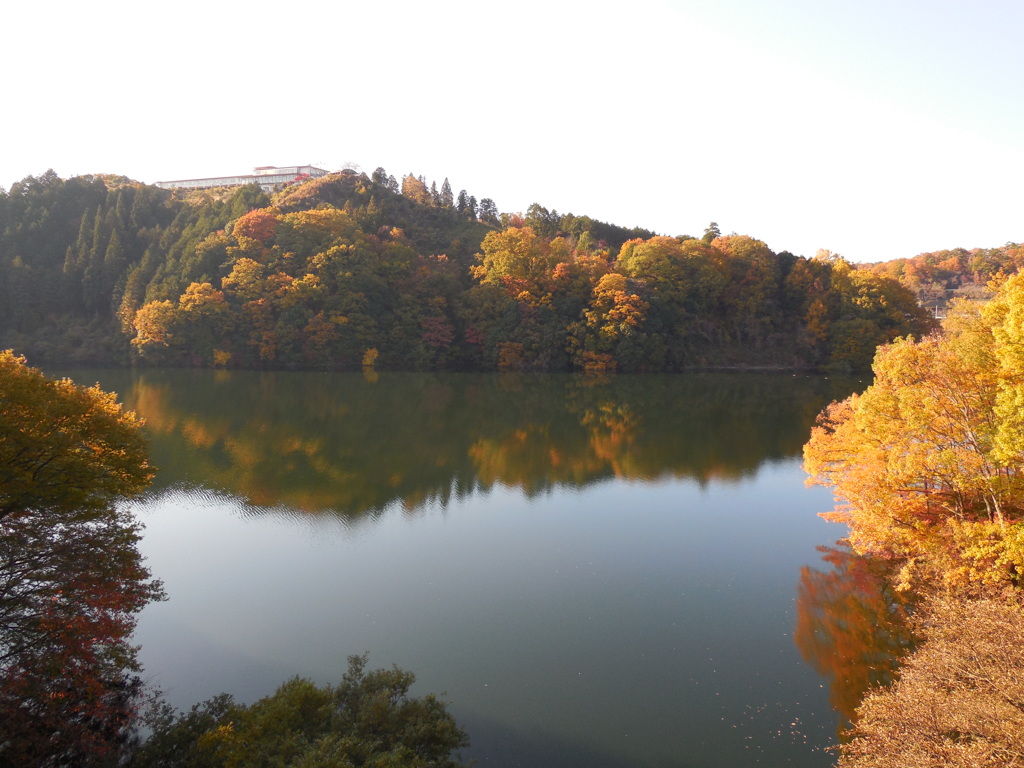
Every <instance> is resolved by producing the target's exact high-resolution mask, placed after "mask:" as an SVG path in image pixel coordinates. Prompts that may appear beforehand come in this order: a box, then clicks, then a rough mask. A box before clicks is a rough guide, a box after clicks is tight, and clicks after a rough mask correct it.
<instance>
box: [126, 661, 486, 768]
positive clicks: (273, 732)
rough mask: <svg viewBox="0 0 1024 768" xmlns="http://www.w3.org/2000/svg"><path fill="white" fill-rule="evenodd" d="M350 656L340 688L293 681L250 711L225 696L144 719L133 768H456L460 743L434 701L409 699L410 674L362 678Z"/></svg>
mask: <svg viewBox="0 0 1024 768" xmlns="http://www.w3.org/2000/svg"><path fill="white" fill-rule="evenodd" d="M366 659H367V657H366V656H365V655H363V656H350V657H349V663H348V670H347V671H346V673H345V675H344V676H343V677H342V679H341V682H340V683H339V684H338V685H336V686H335V685H325V686H318V685H316V684H315V683H313V682H311V681H309V680H306V679H303V678H293V679H292V680H289V681H288V682H286V683H284V684H283V685H281V687H280V688H278V689H277V691H276V692H275V693H274V694H273V695H271V696H267V697H265V698H262V699H260V700H259V701H257V702H255V703H254V704H251V705H245V704H238V703H236V702H235V701H234V700H233V698H232V697H231V696H229V695H224V694H222V695H221V696H217V697H214V698H213V699H210V700H208V701H205V702H202V703H201V704H196V705H195V706H193V707H192V709H191V710H190V711H189V712H186V713H177V712H174V711H173V710H170V709H168V708H167V707H166V706H164V707H159V708H157V710H156V711H155V712H153V713H152V716H151V723H150V724H151V727H152V734H151V735H150V737H149V738H148V740H147V741H146V743H145V744H144V745H143V746H142V747H141V748H140V749H139V750H138V751H137V752H136V754H135V755H134V756H133V760H132V763H131V765H133V766H138V768H150V767H152V768H193V767H198V766H202V767H203V768H358V767H359V766H367V768H398V766H402V768H460V766H463V765H464V763H462V762H460V761H459V760H458V759H457V758H456V757H454V756H453V753H454V752H456V751H457V750H459V749H461V748H462V747H465V746H468V744H469V741H468V739H467V737H466V734H465V733H464V732H463V731H462V729H461V728H459V726H458V725H457V724H456V722H455V718H454V717H453V716H452V715H451V713H449V712H448V709H447V705H446V704H445V702H444V701H442V700H441V699H439V698H437V697H436V696H434V695H433V694H429V693H428V694H426V695H424V696H419V697H416V696H411V695H410V693H409V691H410V688H411V687H412V684H413V682H414V681H415V676H414V675H413V674H412V673H411V672H407V671H405V670H402V669H399V668H398V667H392V668H391V669H377V670H369V671H368V670H367V669H366Z"/></svg>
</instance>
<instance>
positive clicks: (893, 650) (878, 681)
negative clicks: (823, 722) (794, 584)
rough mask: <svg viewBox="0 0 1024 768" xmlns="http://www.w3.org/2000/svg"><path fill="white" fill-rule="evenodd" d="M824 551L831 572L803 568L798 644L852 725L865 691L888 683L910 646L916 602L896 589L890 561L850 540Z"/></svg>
mask: <svg viewBox="0 0 1024 768" xmlns="http://www.w3.org/2000/svg"><path fill="white" fill-rule="evenodd" d="M819 550H820V551H821V552H822V553H823V555H822V559H823V560H824V561H825V563H827V564H828V565H829V566H831V567H830V568H829V569H827V570H816V569H813V568H810V567H808V566H804V567H803V568H802V569H801V573H800V584H799V587H798V596H797V622H796V630H795V632H794V639H795V641H796V644H797V647H798V648H799V649H800V653H801V655H803V657H804V659H805V660H806V661H808V662H809V663H811V664H812V665H813V666H814V668H815V670H817V672H818V674H820V675H822V676H824V677H826V678H827V679H828V682H829V688H830V694H829V700H830V701H831V703H832V707H833V708H834V709H835V710H836V711H838V712H839V713H840V715H842V717H843V718H845V719H846V721H848V722H852V721H853V720H854V716H855V713H856V709H857V707H858V706H859V705H860V703H861V700H862V699H863V698H864V694H865V693H867V691H868V690H869V689H871V688H873V687H876V686H879V685H888V684H889V683H891V682H892V680H893V678H894V673H895V670H896V668H897V666H898V665H899V662H900V659H901V658H902V657H903V656H904V655H906V654H907V653H908V652H909V651H910V650H911V649H912V646H913V637H912V635H911V631H910V626H909V623H908V618H909V616H908V611H909V608H910V607H911V602H912V598H911V597H910V595H909V593H898V592H896V591H895V590H894V589H893V586H892V579H891V577H892V576H893V573H892V566H891V564H890V563H888V562H887V561H885V560H881V559H879V558H873V557H867V556H863V555H856V554H854V553H853V552H852V550H851V549H850V547H849V545H848V544H846V543H845V542H839V543H838V544H837V545H836V546H835V547H819ZM844 726H845V723H840V728H841V729H842V728H843V727H844Z"/></svg>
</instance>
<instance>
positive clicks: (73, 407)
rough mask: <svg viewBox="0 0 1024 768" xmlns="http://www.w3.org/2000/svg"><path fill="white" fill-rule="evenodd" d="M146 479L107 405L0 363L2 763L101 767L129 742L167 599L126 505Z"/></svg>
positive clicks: (7, 356)
mask: <svg viewBox="0 0 1024 768" xmlns="http://www.w3.org/2000/svg"><path fill="white" fill-rule="evenodd" d="M151 475H152V469H151V467H150V466H149V464H148V461H147V451H146V446H145V443H144V442H143V440H142V437H141V436H140V434H139V422H138V420H137V419H136V418H135V416H134V414H132V413H128V412H124V411H122V410H121V407H120V406H119V405H118V404H117V403H116V402H115V400H114V396H113V395H112V394H108V393H105V392H103V391H101V390H100V389H99V388H98V387H92V388H84V387H79V386H76V385H75V384H73V383H72V382H71V381H69V380H61V381H51V380H49V379H47V378H46V377H45V376H44V375H43V374H42V373H41V372H40V371H38V370H36V369H33V368H29V367H28V366H27V365H26V364H25V360H24V359H23V358H19V357H16V356H15V355H13V354H12V353H11V352H10V351H7V352H2V353H0V763H3V764H6V765H19V766H26V767H31V766H37V765H38V766H44V765H45V766H50V765H80V766H89V765H99V764H100V763H102V761H104V760H105V759H106V758H108V757H109V756H110V755H112V754H117V753H118V750H119V749H120V746H121V745H122V743H123V742H124V740H125V739H126V738H128V735H129V734H130V731H131V729H132V727H133V725H134V722H133V716H134V711H135V707H136V705H137V703H138V701H137V698H138V695H139V693H140V688H141V681H140V680H139V678H138V677H137V676H136V675H135V674H134V673H135V672H137V671H138V664H137V662H136V659H135V648H134V647H133V646H132V645H131V644H130V642H129V641H130V638H131V634H132V631H133V629H134V626H135V616H136V615H137V613H138V612H139V611H140V610H141V609H142V608H143V606H145V605H146V604H147V603H149V602H150V601H152V600H155V599H159V598H160V597H161V595H162V591H161V588H160V585H159V583H156V582H153V581H152V580H151V579H150V574H149V571H148V570H147V569H146V568H145V567H144V566H143V563H142V557H141V555H140V554H139V551H138V548H137V543H138V540H139V526H138V524H137V523H136V522H135V520H134V519H133V518H132V516H131V514H130V512H129V511H128V510H127V509H126V508H125V507H124V506H123V505H122V504H119V503H118V502H119V501H120V500H121V499H123V498H124V497H125V496H129V495H132V494H136V493H138V492H139V491H141V490H142V489H143V488H144V487H145V486H146V485H147V484H148V483H149V480H150V477H151Z"/></svg>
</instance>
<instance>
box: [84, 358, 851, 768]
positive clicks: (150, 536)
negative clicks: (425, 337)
mask: <svg viewBox="0 0 1024 768" xmlns="http://www.w3.org/2000/svg"><path fill="white" fill-rule="evenodd" d="M72 375H73V377H74V378H75V379H76V380H78V381H79V382H81V383H93V382H94V381H99V382H100V383H101V384H102V385H103V386H104V387H105V388H108V389H114V390H116V391H118V392H119V393H121V395H122V398H123V400H124V401H125V402H126V403H127V404H128V405H129V406H130V407H131V408H134V409H136V410H137V411H138V412H139V413H140V414H142V415H143V416H144V417H145V418H146V419H147V422H148V430H149V432H150V435H151V440H152V452H153V457H154V463H155V464H156V465H157V466H159V467H160V473H159V475H158V478H157V481H156V483H155V485H154V488H153V491H152V492H151V493H150V494H149V495H148V497H147V498H146V499H145V500H144V501H142V502H140V503H138V504H137V505H136V511H137V514H138V515H139V517H140V518H141V519H142V520H143V522H144V523H145V525H146V526H147V532H146V536H145V539H144V542H143V549H144V552H145V554H146V555H147V557H148V559H149V564H150V567H151V568H152V569H153V571H154V573H155V575H157V576H158V577H160V578H162V579H163V580H164V582H165V584H166V588H167V592H168V593H169V596H170V600H169V601H168V602H166V603H161V604H157V605H153V606H151V607H149V608H147V609H146V611H145V612H144V614H143V616H142V618H141V621H140V625H139V629H138V633H137V640H138V642H139V643H141V645H142V654H141V656H142V660H143V663H144V664H145V667H146V673H147V675H148V676H150V677H151V678H152V679H154V681H155V682H156V683H157V684H158V685H160V686H161V687H162V688H163V689H164V690H165V691H166V692H167V695H168V698H169V699H170V700H171V701H172V703H174V704H176V705H178V706H182V707H186V706H188V705H190V704H192V703H193V702H195V701H197V700H200V699H204V698H208V697H210V696H212V695H214V694H216V693H219V692H221V691H229V692H232V693H234V694H235V695H236V696H237V697H238V698H240V699H243V700H252V699H254V698H256V697H259V696H262V695H266V694H268V693H271V692H272V691H273V690H274V688H275V687H276V686H277V684H279V683H280V682H282V681H284V680H285V679H287V678H288V677H290V676H292V675H296V674H298V675H305V676H308V677H312V678H314V679H316V680H318V681H328V680H337V679H338V678H339V677H340V675H341V674H342V672H343V671H344V668H345V660H346V657H347V656H348V655H350V654H353V653H362V652H364V651H369V653H370V664H371V666H389V665H391V664H392V663H394V664H398V665H400V666H402V667H405V668H408V669H410V670H412V671H414V672H415V673H416V674H417V677H418V680H419V682H418V683H417V689H418V690H419V691H420V692H426V691H435V692H440V691H447V698H448V699H449V700H450V701H451V708H452V710H453V712H454V713H455V714H456V716H457V717H458V719H459V721H460V723H462V724H463V726H464V727H465V728H466V729H467V730H468V731H469V733H470V737H471V739H472V742H473V746H472V747H471V748H470V750H469V752H468V753H467V756H469V757H475V758H477V759H478V760H479V764H480V765H484V766H490V765H494V766H520V765H522V766H541V767H544V766H552V767H554V766H574V765H579V766H584V765H585V766H594V767H595V768H613V767H615V766H639V767H643V766H651V767H652V768H654V767H661V766H694V767H697V766H700V767H704V766H707V767H709V768H710V767H712V766H714V767H718V766H723V767H724V766H740V765H795V766H826V765H830V764H832V762H833V758H832V756H831V755H830V754H829V753H827V752H826V751H824V750H825V747H827V746H828V745H830V744H832V743H834V740H835V732H836V726H837V723H838V722H839V719H840V715H839V713H837V712H836V710H835V709H834V707H833V703H832V702H839V701H840V700H841V699H842V698H843V696H842V695H840V693H837V686H835V685H833V683H834V680H833V677H836V678H841V677H842V676H843V674H844V673H843V672H842V670H841V669H840V670H839V672H838V673H837V674H833V675H832V677H829V676H825V677H823V676H821V675H819V673H818V672H817V671H816V669H820V670H822V671H823V672H827V671H829V670H834V669H836V668H839V667H841V666H842V664H841V661H842V659H841V658H840V656H841V654H840V655H837V654H836V653H835V649H834V648H833V646H834V644H835V643H834V642H832V639H831V637H830V635H829V634H828V632H827V631H823V629H822V627H823V626H825V624H826V623H827V622H826V621H825V620H824V619H823V617H826V618H827V614H828V611H829V610H830V608H829V606H828V605H825V604H823V603H822V602H821V600H819V601H818V603H814V601H815V599H817V598H815V595H816V594H819V593H820V591H821V590H818V592H815V590H814V589H808V587H807V585H808V584H809V583H810V582H809V581H808V579H810V580H811V581H813V579H814V578H815V577H817V578H818V579H819V581H820V580H821V579H822V578H825V577H826V575H827V574H830V573H832V570H831V568H830V567H828V566H826V564H824V563H823V562H822V561H821V553H820V552H819V551H818V550H817V547H819V546H821V545H829V544H832V543H833V542H834V541H835V540H836V539H838V538H840V537H841V536H842V535H843V534H844V530H843V529H841V528H840V527H839V526H836V525H834V524H830V523H826V522H823V521H822V520H820V519H819V518H818V517H817V516H816V513H817V512H820V511H825V510H827V509H829V508H830V507H831V504H832V502H831V497H830V495H829V493H828V492H827V491H823V490H822V489H808V488H805V487H804V483H803V481H804V475H803V472H802V470H801V468H800V458H799V456H800V450H801V447H802V445H803V443H804V442H805V441H806V439H807V437H808V435H809V432H810V429H811V426H812V424H813V420H814V417H815V415H816V414H817V413H818V412H819V411H820V410H821V408H822V407H823V406H824V405H825V404H826V403H828V402H829V401H830V400H832V399H835V398H841V397H845V396H846V395H847V394H849V392H850V391H851V390H852V388H853V387H854V386H856V383H855V382H838V381H830V380H826V379H824V378H819V377H794V376H788V375H753V374H748V375H689V376H642V377H617V378H614V379H611V380H610V381H608V382H603V383H600V382H594V381H591V380H587V379H584V378H579V377H570V376H498V375H493V376H492V375H418V374H387V373H382V374H381V375H380V376H379V378H376V377H371V378H373V379H374V380H370V379H368V378H367V377H364V376H363V375H362V374H319V373H248V372H244V373H243V372H230V373H228V372H211V371H152V370H146V371H141V372H136V373H133V372H127V371H79V372H73V374H72ZM802 569H803V570H802ZM808 595H810V597H808ZM798 596H801V601H802V602H799V601H798ZM830 599H832V598H830ZM798 621H799V623H800V626H801V627H802V629H801V630H799V631H798ZM830 643H831V644H830ZM830 654H831V656H830ZM830 674H831V673H830ZM830 697H831V699H830Z"/></svg>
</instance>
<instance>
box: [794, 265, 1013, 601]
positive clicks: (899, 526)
mask: <svg viewBox="0 0 1024 768" xmlns="http://www.w3.org/2000/svg"><path fill="white" fill-rule="evenodd" d="M1022 310H1024V276H1017V277H1014V278H1012V279H1011V280H1010V281H1009V282H1008V283H1007V284H1006V285H1005V286H1003V288H1002V289H1001V291H1000V294H999V296H998V298H997V300H996V301H994V302H992V304H990V305H989V306H988V307H986V308H985V309H984V310H983V311H979V310H977V309H970V308H961V310H960V312H959V313H958V314H954V315H953V316H952V317H951V318H950V319H949V320H947V322H946V324H945V327H944V332H943V333H942V334H937V335H932V336H928V337H926V338H924V339H922V340H920V341H913V340H910V339H902V340H897V341H896V342H894V343H893V344H890V345H887V346H885V347H882V348H880V349H879V351H878V354H877V356H876V358H875V363H874V370H875V382H874V384H872V385H871V386H870V387H869V388H868V389H867V390H866V391H865V392H864V393H863V394H862V395H854V396H852V397H850V398H849V399H848V400H846V401H844V402H842V403H833V404H832V405H831V406H830V407H829V408H828V409H827V410H826V411H825V412H824V413H823V414H822V416H821V418H820V419H819V426H818V427H817V428H815V430H814V431H813V433H812V436H811V439H810V441H809V442H808V443H807V445H806V446H805V448H804V459H805V468H806V470H807V472H808V474H809V475H810V476H811V477H810V480H809V481H808V482H810V483H818V484H822V485H829V486H832V487H834V488H835V492H836V495H837V497H838V498H839V499H840V500H841V502H843V504H842V506H841V507H840V508H839V509H838V510H837V511H836V512H835V513H832V514H830V515H828V517H830V518H831V519H835V520H839V521H842V522H845V523H847V524H848V525H849V526H850V541H851V543H852V544H853V546H854V549H855V550H856V551H858V552H874V553H880V554H884V555H886V556H891V557H893V556H894V557H897V558H900V559H902V560H903V561H904V562H905V563H906V566H907V567H906V568H905V569H904V574H903V575H904V582H905V583H909V578H910V577H911V576H913V575H914V572H915V571H917V570H921V569H918V568H917V567H916V566H924V569H923V570H924V571H929V572H931V573H933V574H938V575H941V576H942V578H943V579H944V580H945V581H946V583H948V584H953V585H958V586H964V585H971V586H973V587H975V588H979V589H980V588H984V587H993V586H995V587H1013V586H1017V585H1019V583H1020V580H1021V577H1022V575H1024V525H1022V522H1021V521H1022V520H1024V472H1022V466H1024V465H1022V463H1021V461H1020V456H1021V454H1020V448H1019V445H1020V443H1019V441H1018V440H1017V436H1018V435H1019V427H1018V421H1019V418H1020V417H1019V415H1018V414H1019V410H1018V409H1017V408H1016V405H1017V403H1018V402H1019V401H1020V398H1021V393H1022V391H1024V389H1022V388H1024V376H1022V375H1021V371H1022V370H1024V369H1022V367H1021V366H1020V364H1019V360H1020V357H1021V343H1020V341H1018V340H1017V337H1016V336H1015V328H1016V327H1018V326H1019V325H1020V323H1019V322H1018V318H1019V316H1020V314H1021V311H1022Z"/></svg>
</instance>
